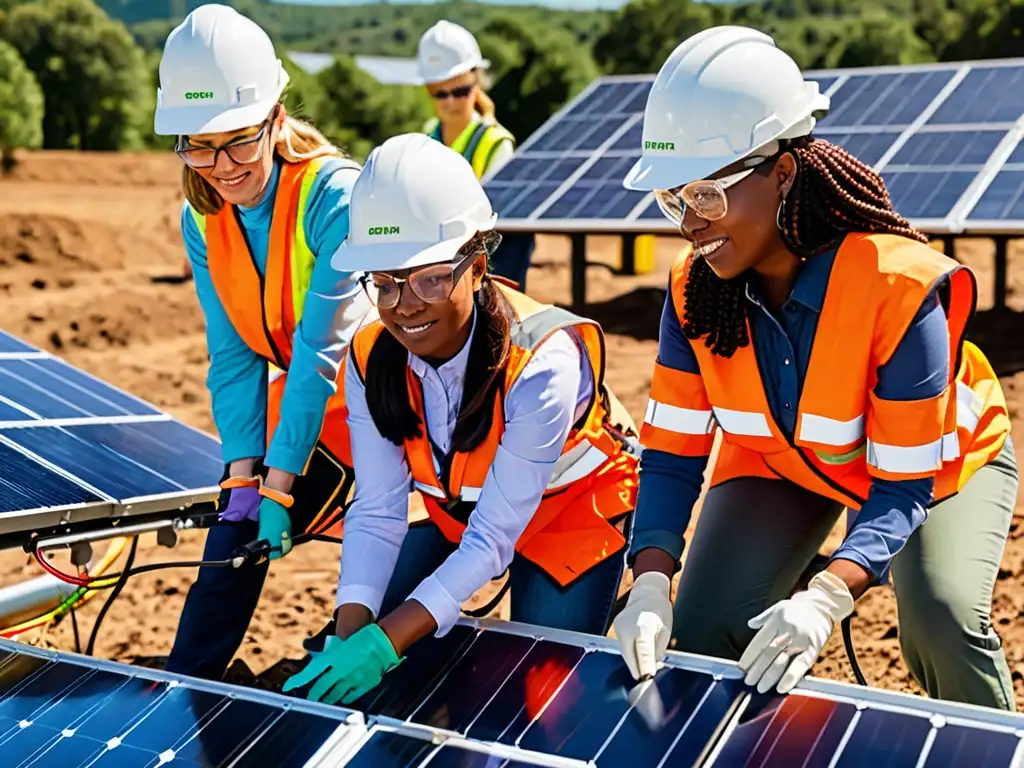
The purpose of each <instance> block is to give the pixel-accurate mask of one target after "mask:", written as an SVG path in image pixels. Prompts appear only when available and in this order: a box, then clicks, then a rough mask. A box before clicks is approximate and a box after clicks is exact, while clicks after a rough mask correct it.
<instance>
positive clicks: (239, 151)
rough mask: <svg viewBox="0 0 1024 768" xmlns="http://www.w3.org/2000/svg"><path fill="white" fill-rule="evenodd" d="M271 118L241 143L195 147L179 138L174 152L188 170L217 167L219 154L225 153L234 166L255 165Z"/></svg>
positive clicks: (182, 137)
mask: <svg viewBox="0 0 1024 768" xmlns="http://www.w3.org/2000/svg"><path fill="white" fill-rule="evenodd" d="M270 120H271V118H267V119H266V120H265V121H264V122H263V124H262V125H261V126H260V130H259V132H258V133H257V134H256V135H255V136H251V137H246V138H244V139H242V140H241V141H232V142H229V143H227V144H225V145H224V146H223V147H197V146H195V145H192V144H189V142H188V137H186V136H179V137H178V146H177V147H175V149H174V151H175V152H176V153H177V155H178V157H180V158H181V159H182V160H184V161H185V163H186V164H187V165H188V166H189V167H190V168H213V167H215V166H216V165H217V158H218V157H219V155H220V153H221V152H223V153H225V154H226V155H227V156H228V157H230V158H231V162H233V163H234V164H235V165H247V164H249V163H255V162H256V161H257V160H259V159H260V158H261V157H263V147H264V141H263V139H264V138H265V137H266V135H267V128H268V127H269V126H270Z"/></svg>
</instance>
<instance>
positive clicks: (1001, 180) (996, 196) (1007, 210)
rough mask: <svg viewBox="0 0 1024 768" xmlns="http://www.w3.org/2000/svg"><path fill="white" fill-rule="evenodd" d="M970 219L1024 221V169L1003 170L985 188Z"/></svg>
mask: <svg viewBox="0 0 1024 768" xmlns="http://www.w3.org/2000/svg"><path fill="white" fill-rule="evenodd" d="M969 220H978V221H986V220H991V221H1011V220H1016V221H1024V170H1017V171H1007V170H1002V171H1000V172H999V173H997V174H996V176H995V178H994V179H992V181H991V182H990V183H989V185H988V187H987V188H986V189H985V192H984V194H983V195H982V196H981V199H980V200H978V202H977V204H976V205H975V206H974V209H973V210H972V211H971V214H970V217H969Z"/></svg>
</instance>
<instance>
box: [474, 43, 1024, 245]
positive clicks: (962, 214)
mask: <svg viewBox="0 0 1024 768" xmlns="http://www.w3.org/2000/svg"><path fill="white" fill-rule="evenodd" d="M1022 67H1024V58H1014V59H992V60H982V61H966V62H933V63H926V64H912V65H884V66H877V67H863V68H844V69H822V70H809V71H807V72H805V73H804V75H805V77H806V78H807V79H813V80H818V81H819V82H821V83H822V84H823V86H824V88H823V92H824V93H826V94H828V95H830V96H835V95H836V94H837V93H838V92H839V91H840V90H841V89H842V87H843V86H844V85H846V84H847V83H848V82H850V80H851V78H857V77H862V76H873V75H883V76H884V75H894V74H895V75H913V74H919V73H924V74H928V73H949V79H948V80H947V81H945V83H944V84H943V85H942V86H941V87H940V88H939V90H938V91H937V93H936V94H935V96H934V97H933V98H932V99H931V100H930V101H929V102H928V104H927V106H926V107H924V108H923V109H922V110H921V111H920V112H918V113H917V114H916V116H915V118H914V119H913V120H912V121H910V122H908V123H901V124H892V125H871V126H863V125H844V124H840V123H835V124H832V123H827V122H826V123H824V124H821V125H819V126H818V128H817V129H816V130H815V135H818V136H821V137H822V138H825V139H832V140H837V139H839V138H840V137H843V136H853V135H857V134H862V135H865V136H867V135H875V136H877V135H878V134H880V133H883V132H898V135H897V136H896V137H895V139H894V141H893V142H892V143H891V144H890V145H889V147H888V149H887V150H886V151H885V152H884V153H883V154H882V156H881V157H880V158H878V160H877V161H876V162H875V163H874V168H875V170H877V171H878V172H880V173H882V175H883V176H884V177H885V176H887V177H888V178H889V179H890V180H893V179H895V178H896V176H895V175H896V174H902V178H903V179H911V180H915V179H916V180H922V179H923V180H927V179H929V178H931V177H933V176H936V177H937V178H940V179H942V180H947V181H949V182H952V181H955V179H952V178H951V177H949V176H946V175H945V174H942V175H939V174H940V169H937V168H935V167H931V166H909V167H908V166H896V165H894V164H893V160H894V158H896V157H897V155H898V154H899V152H900V150H902V149H903V147H904V146H905V145H906V144H907V142H908V141H910V140H911V139H912V138H914V137H915V136H925V135H928V134H938V133H958V132H968V131H976V130H988V131H1000V132H1003V137H1002V140H1001V141H1000V142H999V143H998V144H997V146H996V147H995V149H994V150H993V152H992V153H991V155H990V156H989V157H988V159H987V160H986V161H985V162H984V163H980V164H972V167H971V169H969V170H967V169H965V170H963V171H962V173H970V174H971V175H972V178H971V179H970V181H969V182H968V183H966V184H965V185H963V189H962V191H959V190H954V191H959V194H958V195H957V196H956V200H955V202H954V203H953V204H952V205H951V206H948V208H949V210H948V212H946V213H945V215H931V214H929V215H927V216H917V217H914V216H908V218H909V219H910V221H911V223H912V224H913V225H914V226H916V227H918V228H919V229H921V230H923V231H925V232H928V233H930V234H934V235H958V234H963V233H965V232H967V231H970V232H977V233H979V234H981V233H1014V232H1024V219H1022V220H1019V221H1017V220H977V219H972V218H971V216H970V212H971V211H972V210H973V209H974V208H975V206H976V204H977V203H978V202H979V200H981V198H982V197H983V195H984V193H985V191H986V190H987V189H988V187H989V185H990V184H991V183H992V181H993V180H994V179H995V177H996V175H997V174H998V173H999V171H1000V170H1001V169H1002V166H1003V164H1004V163H1005V162H1006V160H1007V159H1008V158H1009V156H1010V154H1011V153H1012V152H1013V150H1014V149H1015V148H1016V147H1017V145H1018V142H1019V141H1020V139H1021V138H1022V137H1024V126H1021V127H1019V126H1018V124H1021V123H1022V121H1024V120H1022V119H1018V120H1016V121H1012V122H1008V121H1001V122H984V121H980V122H968V121H967V119H966V116H965V117H964V118H962V119H959V120H957V119H953V118H950V117H947V118H944V119H942V120H941V121H939V120H934V121H933V118H934V117H935V116H936V115H937V114H938V113H939V112H940V110H941V109H942V107H943V106H944V105H946V104H949V103H951V102H949V99H950V98H951V97H952V96H953V95H954V94H955V93H956V92H957V88H958V87H959V86H960V85H961V84H962V83H963V82H964V80H965V79H966V78H967V77H968V76H969V75H970V74H971V73H972V72H975V73H976V72H978V71H979V70H987V69H1000V68H1022ZM653 81H654V75H611V76H604V77H601V78H599V79H597V80H595V81H594V82H592V83H591V84H590V85H589V86H587V88H585V89H584V90H583V91H582V92H581V93H580V94H578V95H577V96H576V97H575V98H574V99H572V100H571V101H570V102H569V103H567V104H566V105H565V106H564V107H563V108H562V109H560V110H559V111H558V112H556V113H555V114H554V115H553V116H552V117H551V118H549V119H548V121H546V122H545V124H544V125H543V126H541V128H540V129H539V130H538V131H537V132H536V133H534V134H533V135H532V136H530V137H529V138H528V139H527V140H526V141H525V142H524V143H523V144H522V145H521V146H520V147H519V148H518V149H517V151H516V153H515V155H514V156H513V159H512V160H511V161H510V163H514V162H516V160H517V159H519V158H521V157H522V156H523V155H528V153H530V152H531V149H532V148H533V147H535V146H537V145H538V144H539V143H542V142H543V140H544V137H545V136H547V135H550V134H551V133H552V131H554V130H557V127H558V126H559V124H561V122H562V121H563V120H564V119H565V118H566V117H567V116H568V115H570V114H574V113H576V111H577V110H579V109H580V108H581V105H584V104H585V103H586V102H587V101H588V99H591V98H593V97H594V94H595V93H596V91H597V89H598V88H600V87H602V86H607V85H610V84H617V83H653ZM884 98H885V95H884V94H883V95H882V96H879V97H878V99H877V100H876V101H875V102H873V104H874V105H875V106H878V105H879V104H881V102H882V100H883V99H884ZM1022 118H1024V116H1022ZM642 121H643V115H642V112H640V113H636V114H634V115H633V116H632V117H631V118H629V119H628V120H627V121H626V122H625V123H624V124H623V125H622V126H621V127H620V128H619V130H618V131H616V132H615V133H614V134H613V135H612V136H611V138H609V139H608V140H607V141H606V142H604V143H602V145H601V146H600V147H599V148H597V149H596V150H594V151H593V152H591V154H590V156H589V157H588V158H587V159H586V160H585V161H584V162H583V163H582V164H581V165H580V166H579V168H578V169H577V171H576V172H575V173H573V174H572V175H571V176H570V177H569V178H568V179H566V180H565V181H564V182H563V183H562V184H560V185H559V186H558V187H557V188H555V189H554V191H552V192H551V193H550V194H548V195H547V196H546V197H545V198H544V199H543V200H542V201H540V202H539V203H537V204H536V205H534V206H533V208H532V210H530V212H529V213H528V214H527V215H523V216H517V217H514V218H513V217H503V216H502V215H501V213H502V206H501V205H498V206H496V207H497V209H498V213H499V218H498V225H497V226H498V229H499V230H500V231H508V232H537V233H543V232H549V233H561V234H572V233H594V234H623V235H627V234H641V233H643V234H673V235H674V234H677V233H678V230H677V228H676V227H674V226H673V225H672V224H671V222H669V221H668V220H667V219H665V218H664V217H663V216H661V215H660V212H658V210H657V205H656V203H655V202H654V200H653V196H652V195H650V194H648V195H645V196H644V197H643V198H642V199H640V201H639V202H638V203H637V205H635V206H634V207H633V208H632V209H631V210H630V211H629V213H628V214H627V215H625V216H622V217H620V218H593V217H589V218H583V217H579V218H574V217H572V216H561V217H558V218H554V217H550V216H545V213H546V212H548V211H549V210H550V209H551V208H552V207H553V206H556V205H557V203H558V201H559V199H560V198H562V196H563V195H565V194H566V193H570V194H571V195H573V196H574V199H575V198H576V197H581V196H582V195H583V194H584V193H582V192H580V191H578V190H576V189H575V187H576V186H577V182H579V181H580V179H581V178H582V177H584V176H585V175H586V173H587V171H588V170H590V168H591V167H592V166H593V165H594V164H595V163H596V162H598V160H600V159H601V158H609V157H616V156H621V155H624V154H628V152H627V151H626V150H623V149H618V150H616V151H610V149H609V148H610V147H612V146H613V145H615V144H616V142H617V141H618V140H619V139H620V138H621V137H622V136H625V135H626V134H628V133H630V131H634V132H635V130H636V129H637V127H638V126H639V125H641V124H642ZM638 152H639V144H637V147H636V149H635V151H633V154H637V153H638ZM562 156H563V155H561V154H559V153H557V152H556V153H551V154H550V159H551V160H556V159H559V158H560V157H562ZM1022 169H1024V168H1022ZM1022 169H1017V168H1013V169H1011V170H1022ZM499 173H500V171H499ZM907 174H912V176H908V175H907ZM616 183H619V182H616ZM487 184H488V181H487V180H485V188H488V187H487ZM894 186H895V185H894ZM936 186H938V185H936ZM947 186H948V185H947ZM897 188H898V187H897ZM945 191H946V193H947V194H951V192H950V190H949V188H947V189H946V190H945ZM588 194H594V193H588ZM894 198H895V199H894V203H896V205H897V209H899V207H900V204H899V200H898V195H894ZM577 207H578V206H577ZM904 207H910V205H909V203H907V204H904ZM928 207H929V208H932V209H936V210H943V209H944V208H946V207H947V206H946V205H943V204H941V201H938V200H936V201H935V204H934V205H929V206H928ZM506 210H507V208H506Z"/></svg>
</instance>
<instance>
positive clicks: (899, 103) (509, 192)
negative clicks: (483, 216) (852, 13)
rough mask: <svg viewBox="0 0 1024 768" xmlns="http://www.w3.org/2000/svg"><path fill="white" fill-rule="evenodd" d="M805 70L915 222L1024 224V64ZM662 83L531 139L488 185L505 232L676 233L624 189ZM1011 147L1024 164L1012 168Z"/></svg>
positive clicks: (579, 104) (565, 117)
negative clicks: (653, 93) (647, 111)
mask: <svg viewBox="0 0 1024 768" xmlns="http://www.w3.org/2000/svg"><path fill="white" fill-rule="evenodd" d="M805 76H806V77H807V78H808V79H811V80H815V81H817V82H818V84H819V88H820V89H821V90H822V92H824V93H828V94H829V96H830V97H831V99H832V105H831V109H830V111H829V113H828V114H827V115H826V116H824V117H823V118H822V119H820V120H819V122H818V126H817V127H816V129H815V134H816V135H818V136H820V137H822V138H825V139H828V140H829V141H832V142H834V143H836V144H839V145H840V146H843V147H845V148H846V149H848V150H850V151H851V152H853V153H854V154H855V155H856V156H857V157H859V158H860V159H861V160H863V161H864V162H865V163H867V164H869V165H871V166H872V167H874V168H875V169H876V170H878V171H879V172H881V174H882V176H883V178H884V179H885V182H886V185H887V186H888V188H889V192H890V196H891V197H892V200H893V204H894V206H895V207H896V209H897V210H899V211H900V212H901V213H902V214H904V215H905V216H907V218H909V219H910V220H911V222H912V223H913V224H914V225H915V226H917V227H919V228H920V229H922V230H925V231H927V232H931V233H934V234H943V233H953V234H955V233H958V232H961V231H963V230H964V228H965V227H967V228H969V229H975V228H976V225H978V224H981V225H982V226H983V227H989V228H993V229H994V228H1001V229H1004V230H1005V229H1006V228H1007V222H1010V228H1011V229H1022V230H1024V215H1022V214H1024V200H1022V195H1024V191H1022V183H1024V150H1020V149H1019V141H1020V139H1021V138H1024V129H1018V128H1017V127H1016V122H1017V120H1018V119H1019V118H1020V117H1021V116H1022V115H1024V59H1010V60H1000V61H984V62H964V63H941V64H922V65H910V66H887V67H872V68H864V69H845V70H838V69H837V70H822V71H812V72H808V73H806V75H805ZM653 80H654V76H653V75H630V76H609V77H603V78H600V79H599V80H597V81H595V82H594V83H592V84H591V86H590V87H589V88H587V89H586V90H585V91H584V92H583V93H581V94H580V95H579V96H578V97H577V98H576V99H574V100H573V101H572V102H570V103H569V104H568V105H566V107H565V108H564V109H563V110H561V111H560V112H558V113H557V114H556V115H554V116H553V117H551V118H550V119H549V120H548V121H547V122H546V123H545V124H544V125H543V126H542V127H541V128H540V129H539V130H538V131H537V133H536V134H534V135H533V136H531V137H530V138H529V139H528V140H527V141H526V142H524V143H523V145H522V146H521V147H520V148H519V150H517V152H516V153H515V155H514V156H513V158H512V160H511V161H510V162H509V163H508V164H507V165H505V166H504V168H502V169H501V170H500V171H499V172H498V173H497V174H496V175H495V176H494V177H493V178H492V179H490V180H489V181H488V182H487V183H486V184H485V187H486V189H487V192H488V194H489V195H490V196H491V199H492V202H493V203H494V205H495V208H496V209H497V210H498V212H499V214H500V217H501V218H500V219H499V227H500V228H502V229H504V230H507V231H533V232H564V233H573V232H595V233H598V232H618V233H623V234H625V233H652V234H656V233H672V232H674V231H675V230H674V228H673V226H672V225H671V223H670V222H668V221H667V220H666V219H665V218H664V217H663V216H662V214H661V212H660V211H659V210H658V206H657V204H656V203H655V202H654V201H653V198H652V196H650V195H645V194H642V193H636V192H630V191H628V190H625V189H623V188H622V179H623V177H624V176H625V175H626V172H627V171H628V169H629V168H630V166H631V165H632V164H633V162H634V161H635V160H636V158H637V157H639V153H640V146H641V136H642V129H643V109H644V106H645V104H646V98H647V94H648V92H649V91H650V86H651V83H652V82H653ZM1011 152H1016V154H1015V155H1014V158H1013V162H1016V163H1017V164H1018V165H1017V166H1016V167H1014V166H1009V167H1004V166H1003V163H1004V162H1005V161H1007V158H1008V157H1009V156H1010V154H1011ZM1001 168H1003V170H1002V172H1000V169H1001ZM972 209H973V212H972ZM969 212H971V213H970V216H968V213H969ZM1015 219H1017V220H1019V221H1020V223H1019V225H1017V224H1013V223H1012V222H1013V220H1015ZM981 220H984V221H981Z"/></svg>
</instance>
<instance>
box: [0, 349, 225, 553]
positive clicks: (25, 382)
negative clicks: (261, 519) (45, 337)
mask: <svg viewBox="0 0 1024 768" xmlns="http://www.w3.org/2000/svg"><path fill="white" fill-rule="evenodd" d="M223 466H224V465H223V462H222V460H221V452H220V445H219V443H218V442H217V440H216V439H214V438H213V437H211V436H210V435H207V434H205V433H202V432H199V431H197V430H194V429H192V428H190V427H187V426H185V425H184V424H182V423H181V422H178V421H175V420H174V419H172V418H171V417H170V416H169V415H167V414H165V413H162V412H161V411H160V410H158V409H157V408H155V407H154V406H152V405H151V404H149V403H147V402H145V401H144V400H141V399H139V398H137V397H134V396H133V395H130V394H128V393H127V392H124V391H122V390H120V389H117V388H116V387H112V386H110V385H109V384H107V383H106V382H104V381H102V380H100V379H98V378H96V377H94V376H91V375H89V374H87V373H85V372H83V371H81V370H78V369H77V368H75V367H73V366H71V365H68V364H67V363H65V362H64V361H62V360H59V359H58V358H56V357H53V356H52V355H48V354H46V353H44V352H42V351H41V350H38V349H36V348H34V347H32V346H30V345H28V344H25V343H24V342H21V341H20V340H18V339H16V338H14V337H12V336H10V335H8V334H0V534H13V533H21V532H30V531H32V530H33V529H34V527H35V525H36V524H37V522H38V525H41V526H52V525H53V524H54V523H55V522H57V521H59V522H63V523H71V524H74V523H75V522H78V521H84V520H87V519H88V520H94V519H97V518H99V517H102V516H104V515H107V514H111V513H114V512H120V513H136V514H141V513H147V512H166V511H170V510H178V509H180V508H181V507H182V506H185V505H188V504H192V503H195V502H198V501H205V500H209V499H212V498H215V497H216V494H217V488H216V486H217V483H218V481H219V479H220V476H221V474H222V473H223ZM140 500H145V503H144V504H140V503H139V502H140ZM104 507H105V509H106V511H104ZM68 510H69V511H68ZM57 511H61V512H63V511H67V514H61V515H59V516H58V517H56V518H55V517H54V515H53V513H54V512H57ZM14 513H31V514H14ZM5 542H8V540H7V539H5ZM5 545H11V544H10V543H7V544H5Z"/></svg>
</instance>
